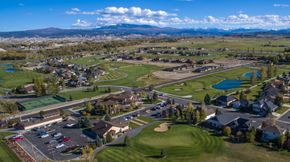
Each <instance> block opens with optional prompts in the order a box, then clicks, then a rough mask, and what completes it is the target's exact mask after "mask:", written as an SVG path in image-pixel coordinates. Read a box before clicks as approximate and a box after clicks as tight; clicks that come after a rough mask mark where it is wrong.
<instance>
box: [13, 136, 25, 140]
mask: <svg viewBox="0 0 290 162" xmlns="http://www.w3.org/2000/svg"><path fill="white" fill-rule="evenodd" d="M13 140H14V141H22V140H24V137H22V136H21V137H16V138H13Z"/></svg>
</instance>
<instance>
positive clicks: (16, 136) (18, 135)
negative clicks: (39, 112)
mask: <svg viewBox="0 0 290 162" xmlns="http://www.w3.org/2000/svg"><path fill="white" fill-rule="evenodd" d="M19 137H23V136H22V135H21V134H17V135H15V136H13V137H12V138H13V139H15V138H19Z"/></svg>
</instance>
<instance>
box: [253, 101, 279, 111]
mask: <svg viewBox="0 0 290 162" xmlns="http://www.w3.org/2000/svg"><path fill="white" fill-rule="evenodd" d="M252 109H253V111H254V112H255V113H259V114H267V113H268V112H274V111H276V110H277V109H278V106H277V105H275V104H274V103H273V102H272V101H270V100H268V99H260V100H258V101H256V102H254V103H253V104H252Z"/></svg>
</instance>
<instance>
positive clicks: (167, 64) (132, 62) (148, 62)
mask: <svg viewBox="0 0 290 162" xmlns="http://www.w3.org/2000/svg"><path fill="white" fill-rule="evenodd" d="M121 62H125V63H129V64H147V65H155V66H159V67H176V66H180V65H183V64H178V63H164V62H152V61H150V60H148V59H146V60H142V61H138V60H123V61H121Z"/></svg>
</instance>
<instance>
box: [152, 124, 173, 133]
mask: <svg viewBox="0 0 290 162" xmlns="http://www.w3.org/2000/svg"><path fill="white" fill-rule="evenodd" d="M169 125H170V124H169V123H162V124H160V125H159V126H158V127H156V128H154V131H155V132H166V131H168V127H169Z"/></svg>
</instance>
